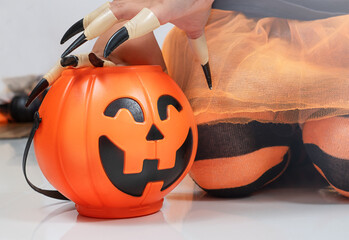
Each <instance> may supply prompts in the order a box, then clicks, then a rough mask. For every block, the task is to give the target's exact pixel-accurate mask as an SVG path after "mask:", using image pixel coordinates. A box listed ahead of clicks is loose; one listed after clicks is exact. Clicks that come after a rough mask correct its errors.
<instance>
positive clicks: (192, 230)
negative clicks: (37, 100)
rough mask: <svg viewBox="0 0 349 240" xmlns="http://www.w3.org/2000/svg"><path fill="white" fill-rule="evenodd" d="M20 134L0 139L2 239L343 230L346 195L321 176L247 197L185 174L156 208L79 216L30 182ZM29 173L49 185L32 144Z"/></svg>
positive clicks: (338, 233) (330, 234) (340, 234)
mask: <svg viewBox="0 0 349 240" xmlns="http://www.w3.org/2000/svg"><path fill="white" fill-rule="evenodd" d="M25 142H26V139H19V140H0V155H1V160H0V181H1V185H0V199H1V200H0V239H1V240H2V239H6V240H7V239H50V240H53V239H75V240H76V239H84V240H88V239H142V240H146V239H151V240H155V239H200V240H203V239H239V240H241V239H268V240H270V239H317V240H319V239H326V240H329V239H344V238H347V237H348V233H349V228H348V222H349V200H348V199H346V198H344V197H341V196H339V195H338V194H337V193H335V192H333V191H332V190H331V189H329V188H328V187H327V186H325V185H324V184H323V183H318V184H313V185H311V184H309V182H308V183H304V184H299V183H297V184H285V185H284V186H283V185H282V184H281V183H282V182H281V183H275V184H272V186H270V187H268V188H266V189H264V190H262V191H260V192H258V193H257V194H254V195H252V196H250V197H247V198H242V199H217V198H212V197H209V196H207V195H206V194H205V193H204V192H203V191H201V190H200V189H199V188H198V187H197V186H195V184H194V183H193V181H192V180H191V179H190V178H189V177H186V178H185V179H184V181H183V182H182V183H181V184H180V185H179V186H178V187H177V188H176V189H175V190H174V191H173V192H171V193H170V194H169V195H168V196H167V197H166V199H165V201H164V206H163V208H162V209H161V211H160V212H158V213H156V214H153V215H149V216H146V217H139V218H132V219H121V220H120V219H119V220H101V219H93V218H87V217H83V216H80V215H79V214H78V213H77V211H76V210H75V207H74V203H72V202H66V201H59V200H54V199H50V198H47V197H45V196H42V195H40V194H38V193H36V192H34V191H33V190H32V189H31V188H30V187H29V186H28V185H27V183H26V182H25V179H24V177H23V174H22V169H21V161H22V154H23V150H24V146H25ZM28 175H29V177H30V178H31V179H32V181H33V182H34V183H36V184H37V185H39V186H40V187H49V184H48V183H47V182H46V181H45V180H44V177H43V176H42V174H41V172H40V169H39V167H38V165H37V163H36V162H35V157H34V153H33V151H31V153H30V156H29V159H28ZM317 177H318V176H317ZM295 182H297V181H295Z"/></svg>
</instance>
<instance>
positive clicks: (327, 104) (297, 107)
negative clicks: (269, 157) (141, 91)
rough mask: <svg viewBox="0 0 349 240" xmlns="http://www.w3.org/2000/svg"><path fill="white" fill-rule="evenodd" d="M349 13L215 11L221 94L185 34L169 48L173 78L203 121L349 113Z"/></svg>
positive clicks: (212, 30)
mask: <svg viewBox="0 0 349 240" xmlns="http://www.w3.org/2000/svg"><path fill="white" fill-rule="evenodd" d="M348 29H349V15H343V16H337V17H332V18H327V19H321V20H314V21H297V20H287V19H281V18H262V19H250V18H246V17H245V16H244V15H243V14H241V13H238V12H234V11H223V10H212V13H211V16H210V18H209V21H208V23H207V26H206V29H205V33H206V38H207V43H208V48H209V55H210V65H211V71H212V82H213V90H209V88H208V87H207V84H206V81H205V77H204V74H203V72H202V69H201V66H200V63H199V62H198V61H197V60H196V59H195V57H194V55H193V52H192V51H191V49H190V46H189V45H188V40H187V37H186V35H185V33H184V32H183V31H181V30H180V29H178V28H174V29H173V30H171V32H170V33H169V35H168V36H167V38H166V40H165V43H164V45H163V54H164V58H165V61H166V65H167V68H168V72H169V75H170V76H171V77H172V78H173V79H174V80H175V81H176V82H177V83H178V85H179V86H180V87H181V88H182V90H183V91H184V93H185V94H186V96H187V98H188V99H189V101H190V103H191V105H192V107H193V110H194V114H195V116H196V120H197V122H198V124H200V123H210V122H217V121H228V122H234V123H246V122H249V121H252V120H257V121H260V122H274V123H302V122H305V121H307V120H312V119H324V118H328V117H334V116H339V115H346V114H349V30H348Z"/></svg>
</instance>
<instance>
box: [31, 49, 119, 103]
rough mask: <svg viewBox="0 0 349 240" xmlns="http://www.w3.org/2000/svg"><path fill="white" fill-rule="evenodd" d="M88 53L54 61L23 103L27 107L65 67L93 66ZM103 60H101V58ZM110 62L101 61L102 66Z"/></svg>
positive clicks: (108, 64) (109, 64)
mask: <svg viewBox="0 0 349 240" xmlns="http://www.w3.org/2000/svg"><path fill="white" fill-rule="evenodd" d="M90 55H91V54H89V55H87V54H79V55H71V56H67V57H64V58H62V59H61V60H60V61H58V62H57V63H56V65H55V66H54V67H53V68H51V69H50V71H48V72H47V73H46V74H45V75H44V76H43V78H42V79H41V80H40V81H39V83H38V84H37V85H36V86H35V87H34V89H33V90H32V92H31V93H30V94H29V97H28V100H27V102H26V104H25V106H26V107H28V106H29V105H30V104H31V103H32V102H33V101H34V99H35V98H37V97H38V96H39V95H40V94H41V93H42V92H43V91H45V89H46V88H48V87H49V86H51V85H52V84H53V83H54V82H55V81H56V80H57V79H58V78H59V77H60V76H61V74H62V72H63V71H64V69H65V67H68V66H70V67H74V68H79V67H91V66H95V65H94V64H93V63H92V62H91V61H90ZM95 58H96V59H99V58H98V57H97V56H95ZM100 60H101V59H100ZM101 61H103V60H101ZM111 65H112V63H109V62H108V61H103V64H102V67H103V66H111Z"/></svg>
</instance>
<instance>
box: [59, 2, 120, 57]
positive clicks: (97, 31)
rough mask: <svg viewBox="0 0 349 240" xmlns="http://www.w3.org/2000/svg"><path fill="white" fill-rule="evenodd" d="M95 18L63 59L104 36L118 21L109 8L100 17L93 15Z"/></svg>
mask: <svg viewBox="0 0 349 240" xmlns="http://www.w3.org/2000/svg"><path fill="white" fill-rule="evenodd" d="M93 17H94V19H93V20H92V21H91V22H90V23H89V25H88V26H86V28H85V29H84V32H83V33H82V34H81V35H80V36H79V37H78V38H77V39H76V40H75V41H74V42H73V43H72V44H71V45H70V46H69V47H68V48H67V49H66V50H65V51H64V53H63V54H62V56H61V57H62V58H64V57H66V56H67V55H68V54H70V53H71V52H72V51H74V50H75V49H76V48H78V47H79V46H81V45H82V44H84V43H85V42H87V41H88V40H92V39H94V38H96V37H98V36H100V35H102V34H103V33H104V32H106V31H107V30H108V29H109V28H111V27H112V26H113V25H114V24H115V23H117V21H118V19H117V18H116V17H115V15H114V13H113V12H112V11H111V10H110V8H109V7H108V8H105V9H104V10H103V11H101V12H100V13H99V14H98V16H95V15H93ZM91 18H92V17H91Z"/></svg>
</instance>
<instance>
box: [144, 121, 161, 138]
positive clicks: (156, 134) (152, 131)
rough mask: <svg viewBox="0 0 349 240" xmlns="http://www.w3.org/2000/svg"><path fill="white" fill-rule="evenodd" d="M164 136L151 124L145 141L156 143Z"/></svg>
mask: <svg viewBox="0 0 349 240" xmlns="http://www.w3.org/2000/svg"><path fill="white" fill-rule="evenodd" d="M163 138H164V135H162V133H161V132H160V130H159V129H158V128H157V127H156V126H155V125H154V124H153V125H152V126H151V128H150V130H149V132H148V135H147V140H148V141H156V140H160V139H163Z"/></svg>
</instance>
